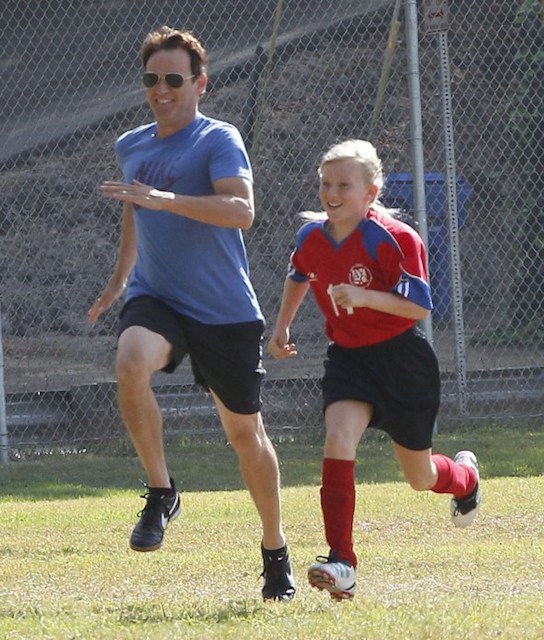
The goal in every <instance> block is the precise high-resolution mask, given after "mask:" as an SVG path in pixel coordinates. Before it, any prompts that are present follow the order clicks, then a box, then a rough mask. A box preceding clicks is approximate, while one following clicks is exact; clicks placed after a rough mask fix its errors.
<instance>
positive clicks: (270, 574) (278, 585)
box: [261, 545, 297, 601]
mask: <svg viewBox="0 0 544 640" xmlns="http://www.w3.org/2000/svg"><path fill="white" fill-rule="evenodd" d="M261 553H262V556H263V572H262V573H261V578H264V587H263V590H262V594H263V600H280V601H287V600H292V599H293V598H294V597H295V594H296V591H297V590H296V587H295V578H294V576H293V569H292V568H291V560H290V558H289V550H288V549H287V547H286V546H285V547H283V548H281V549H278V550H276V551H268V549H265V548H264V547H263V546H262V545H261Z"/></svg>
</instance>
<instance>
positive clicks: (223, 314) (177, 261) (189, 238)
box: [115, 113, 263, 324]
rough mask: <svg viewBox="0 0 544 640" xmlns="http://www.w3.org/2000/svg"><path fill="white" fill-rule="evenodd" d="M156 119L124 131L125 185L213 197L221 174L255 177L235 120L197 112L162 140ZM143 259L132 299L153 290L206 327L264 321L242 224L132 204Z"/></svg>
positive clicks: (120, 152) (120, 146)
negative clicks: (135, 182) (232, 226)
mask: <svg viewBox="0 0 544 640" xmlns="http://www.w3.org/2000/svg"><path fill="white" fill-rule="evenodd" d="M156 129H157V128H156V124H155V123H152V124H148V125H144V126H142V127H138V128H136V129H133V130H131V131H128V132H126V133H124V134H123V135H122V136H120V137H119V139H118V140H117V142H116V145H115V150H116V153H117V158H118V161H119V164H120V166H121V168H122V170H123V174H124V177H125V181H126V182H127V183H130V182H132V181H133V180H138V181H139V182H142V183H144V184H147V185H149V186H152V187H154V188H156V189H160V190H164V191H173V192H174V193H177V194H183V195H189V196H205V195H213V194H214V193H215V192H214V189H213V183H214V181H216V180H219V179H221V178H232V177H241V178H246V179H248V180H252V179H253V176H252V171H251V166H250V162H249V158H248V156H247V152H246V150H245V147H244V144H243V141H242V138H241V136H240V133H239V132H238V130H237V129H236V128H235V127H234V126H233V125H231V124H228V123H226V122H222V121H219V120H214V119H212V118H208V117H207V116H204V115H202V114H200V113H199V114H198V115H197V117H196V119H195V120H194V121H193V122H192V123H191V124H190V125H188V126H187V127H186V128H184V129H182V130H181V131H178V132H177V133H175V134H173V135H171V136H169V137H167V138H158V137H156V135H155V133H156ZM134 219H135V224H136V231H137V248H138V257H137V261H136V266H135V268H134V271H133V273H132V274H131V276H130V278H129V281H128V285H127V291H126V300H129V299H131V298H134V297H136V296H139V295H150V296H153V297H155V298H159V299H160V300H162V301H164V302H165V303H167V304H168V305H170V306H171V307H172V308H174V309H175V310H177V311H178V312H180V313H182V314H185V315H188V316H190V317H191V318H194V319H195V320H198V321H199V322H202V323H205V324H231V323H237V322H249V321H252V320H259V319H263V316H262V312H261V310H260V307H259V303H258V301H257V297H256V295H255V291H254V289H253V286H252V284H251V282H250V280H249V265H248V260H247V253H246V249H245V245H244V240H243V237H242V231H241V230H240V229H230V228H226V227H219V226H216V225H212V224H205V223H203V222H198V221H196V220H190V219H189V218H185V217H183V216H180V215H176V214H173V213H169V212H167V211H154V210H151V209H145V208H143V207H139V206H136V205H135V206H134Z"/></svg>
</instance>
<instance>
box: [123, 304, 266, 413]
mask: <svg viewBox="0 0 544 640" xmlns="http://www.w3.org/2000/svg"><path fill="white" fill-rule="evenodd" d="M119 321H120V322H119V331H118V335H121V333H123V331H124V330H125V329H127V328H128V327H131V326H134V325H137V326H140V327H145V328H146V329H149V330H150V331H153V332H154V333H158V334H159V335H161V336H163V337H164V338H165V339H166V340H167V341H168V342H169V343H170V344H171V345H172V346H173V356H172V361H171V362H170V363H169V364H168V365H167V366H166V367H165V368H164V369H163V371H165V372H167V373H172V372H173V371H174V370H175V369H176V367H177V366H178V365H179V364H181V362H182V360H183V358H184V357H185V356H186V355H187V354H189V357H190V359H191V367H192V370H193V375H194V377H195V382H196V383H198V384H200V385H202V386H203V387H204V388H205V389H206V390H208V391H209V390H212V391H213V392H214V393H215V394H216V395H217V396H218V397H219V398H220V399H221V401H222V402H223V404H224V405H225V406H226V407H227V409H230V410H231V411H233V412H234V413H241V414H248V415H249V414H252V413H256V412H257V411H260V408H261V381H262V379H263V376H264V374H265V370H264V368H263V364H262V336H263V331H264V322H262V321H261V320H256V321H254V322H240V323H236V324H221V325H207V324H202V323H201V322H197V321H196V320H194V319H192V318H189V317H188V316H185V315H182V314H180V313H178V312H177V311H175V310H174V309H172V308H171V307H170V306H169V305H167V304H165V303H164V302H162V301H161V300H158V299H156V298H153V297H151V296H139V297H137V298H133V299H132V300H129V301H128V302H127V303H126V304H125V305H124V306H123V308H122V309H121V313H120V315H119Z"/></svg>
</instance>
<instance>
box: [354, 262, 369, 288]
mask: <svg viewBox="0 0 544 640" xmlns="http://www.w3.org/2000/svg"><path fill="white" fill-rule="evenodd" d="M349 282H350V284H353V285H355V286H356V287H363V288H366V287H368V286H369V284H370V283H371V282H372V272H371V271H370V269H368V268H367V267H365V266H364V265H363V264H356V265H353V267H351V269H350V270H349Z"/></svg>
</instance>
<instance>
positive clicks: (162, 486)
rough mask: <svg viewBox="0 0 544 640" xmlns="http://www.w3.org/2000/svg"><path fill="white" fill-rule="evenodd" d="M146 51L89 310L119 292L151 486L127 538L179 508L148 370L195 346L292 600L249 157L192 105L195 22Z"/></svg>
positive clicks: (125, 367) (152, 535)
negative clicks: (109, 261) (144, 115)
mask: <svg viewBox="0 0 544 640" xmlns="http://www.w3.org/2000/svg"><path fill="white" fill-rule="evenodd" d="M141 57H142V63H143V67H144V73H143V84H144V87H145V89H146V98H147V101H148V103H149V106H150V107H151V110H152V111H153V114H154V116H155V122H153V123H151V124H147V125H144V126H141V127H138V128H136V129H133V130H132V131H128V132H127V133H125V134H123V135H121V136H120V138H119V139H118V140H117V142H116V153H117V158H118V161H119V163H120V166H121V168H122V170H123V174H124V181H123V182H111V181H109V182H105V183H103V184H102V185H101V190H102V194H103V195H104V196H105V197H107V198H113V199H115V200H120V201H122V202H123V203H124V215H123V224H122V230H121V240H120V248H119V256H118V260H117V263H116V266H115V269H114V272H113V275H112V276H111V278H110V279H109V281H108V283H107V285H106V286H105V288H104V290H103V291H102V293H101V295H100V297H99V298H98V300H97V301H96V302H95V303H94V305H93V306H92V307H91V309H90V310H89V322H91V323H94V322H95V321H96V320H97V319H98V317H99V316H100V315H101V314H102V313H104V312H105V311H107V310H108V309H109V308H110V307H111V305H112V304H113V302H114V301H115V300H117V299H118V298H120V297H121V296H122V295H124V297H125V301H124V306H123V308H122V310H121V314H120V327H119V339H118V349H117V358H116V372H117V379H118V394H119V406H120V411H121V415H122V417H123V420H124V422H125V424H126V427H127V430H128V432H129V434H130V437H131V439H132V442H133V443H134V447H135V449H136V451H137V453H138V456H139V459H140V461H141V463H142V465H143V467H144V469H145V471H146V473H147V485H146V486H147V488H148V492H147V493H146V495H145V496H144V497H145V498H146V506H145V507H144V509H143V511H142V512H141V514H140V520H139V522H138V523H137V524H136V526H135V528H134V531H133V532H132V536H131V539H130V546H131V548H132V549H134V550H136V551H153V550H155V549H158V548H159V547H160V546H161V544H162V541H163V535H164V531H165V529H166V526H167V525H168V523H169V522H171V521H172V520H173V519H174V518H176V517H177V516H178V515H179V513H180V497H179V493H178V492H177V490H176V487H175V483H174V481H173V480H172V478H171V477H170V474H169V472H168V467H167V463H166V456H165V451H164V446H163V423H162V415H161V411H160V408H159V406H158V403H157V400H156V397H155V395H154V393H153V390H152V386H151V378H152V375H153V373H154V372H156V371H159V370H163V371H166V372H172V371H173V370H174V369H175V368H176V367H177V366H178V365H179V364H180V362H181V361H182V359H183V358H184V356H185V355H189V357H190V360H191V365H192V369H193V373H194V376H195V381H196V382H197V383H199V384H201V385H202V386H203V387H204V388H205V389H206V390H208V391H209V392H210V393H211V395H212V396H213V398H214V401H215V403H216V405H217V409H218V412H219V416H220V419H221V423H222V425H223V428H224V430H225V433H226V435H227V437H228V439H229V441H230V443H231V444H232V446H233V448H234V449H235V451H236V453H237V455H238V459H239V462H240V467H241V471H242V475H243V478H244V481H245V483H246V485H247V487H248V489H249V491H250V493H251V496H252V498H253V500H254V502H255V505H256V508H257V511H258V513H259V516H260V518H261V522H262V527H263V537H262V545H261V548H262V556H263V563H264V570H263V574H262V575H263V577H264V587H263V589H262V594H263V598H264V599H265V600H269V599H270V600H291V599H292V598H293V597H294V596H295V584H294V579H293V576H292V570H291V564H290V559H289V553H288V549H287V545H286V540H285V536H284V533H283V530H282V525H281V504H280V496H279V469H278V462H277V458H276V454H275V450H274V448H273V445H272V443H271V442H270V440H269V438H268V436H267V434H266V432H265V429H264V425H263V420H262V417H261V413H260V405H261V403H260V385H261V380H262V377H263V375H264V370H263V368H262V362H261V354H262V351H261V342H262V332H263V328H264V319H263V316H262V313H261V310H260V308H259V303H258V301H257V298H256V295H255V292H254V290H253V287H252V285H251V282H250V280H249V270H248V264H247V256H246V250H245V246H244V241H243V237H242V230H245V229H249V228H250V227H251V225H252V223H253V219H254V215H255V214H254V199H253V188H252V171H251V166H250V163H249V159H248V156H247V153H246V150H245V148H244V145H243V142H242V140H241V137H240V134H239V132H238V131H237V130H236V128H235V127H233V126H232V125H230V124H228V123H225V122H221V121H218V120H213V119H211V118H208V117H206V116H204V115H203V114H202V113H200V111H199V108H198V107H199V101H200V98H201V96H202V95H203V94H204V92H205V91H206V85H207V82H208V77H207V75H206V64H207V55H206V51H205V50H204V48H203V47H202V45H201V44H200V42H199V41H198V40H197V39H196V38H195V37H194V36H193V35H192V34H191V33H190V32H188V31H181V30H175V29H172V28H170V27H166V26H165V27H162V28H160V29H159V30H157V31H154V32H152V33H150V34H148V36H147V37H146V38H145V40H144V43H143V46H142V51H141Z"/></svg>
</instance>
